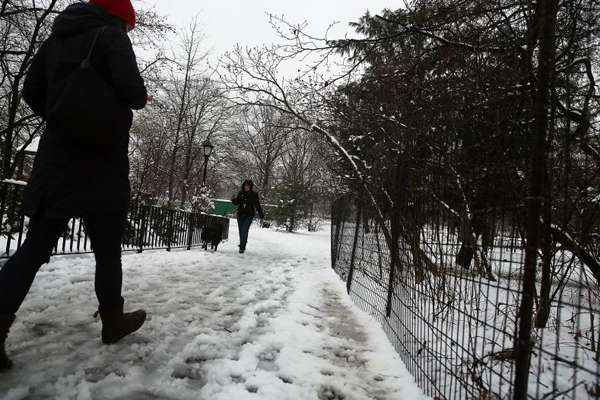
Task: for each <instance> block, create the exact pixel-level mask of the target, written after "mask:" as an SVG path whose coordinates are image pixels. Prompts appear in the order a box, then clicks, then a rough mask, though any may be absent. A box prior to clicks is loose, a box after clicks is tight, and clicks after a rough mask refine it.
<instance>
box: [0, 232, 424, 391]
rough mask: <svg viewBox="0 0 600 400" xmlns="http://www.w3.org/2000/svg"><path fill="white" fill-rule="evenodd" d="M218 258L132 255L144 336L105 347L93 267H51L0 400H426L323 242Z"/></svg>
mask: <svg viewBox="0 0 600 400" xmlns="http://www.w3.org/2000/svg"><path fill="white" fill-rule="evenodd" d="M232 225H233V226H232V234H231V237H232V238H233V239H232V240H231V241H230V242H229V243H225V244H224V245H223V246H222V248H221V249H219V252H217V253H209V252H204V251H202V250H193V251H190V252H187V251H174V252H171V253H167V252H162V251H161V252H158V251H157V252H145V253H143V254H130V255H126V256H125V257H124V267H125V271H124V272H125V296H126V300H127V305H126V306H127V308H128V309H132V308H136V307H140V306H143V307H145V308H146V309H147V310H148V312H149V315H150V319H149V321H148V322H147V323H146V325H145V326H144V328H142V330H141V331H140V332H139V333H137V334H135V335H132V336H131V337H129V338H127V339H125V340H123V341H122V342H121V343H119V344H118V345H114V346H103V345H101V344H100V339H99V331H100V323H99V322H97V321H95V320H94V319H93V317H92V314H93V313H94V311H95V307H96V301H95V297H94V294H93V258H92V257H90V256H69V257H61V258H55V259H54V260H53V261H52V263H51V264H49V265H47V266H45V267H44V268H43V269H42V271H41V272H40V274H39V275H38V277H37V280H36V283H35V284H34V288H33V290H32V292H31V294H30V296H29V297H28V299H27V301H26V303H25V304H24V306H23V308H22V309H21V311H20V313H19V316H18V317H19V319H18V321H17V323H16V324H15V326H14V329H13V332H12V334H11V336H10V338H9V343H8V351H9V353H10V354H12V356H13V359H14V361H15V362H16V369H15V370H14V371H11V372H10V373H8V374H3V375H0V399H6V400H8V399H11V400H12V399H35V400H38V399H77V400H86V399H94V400H95V399H123V400H126V399H127V400H142V399H144V400H146V399H210V400H213V399H215V400H217V399H223V400H246V399H261V400H270V399H273V400H284V399H290V400H302V399H307V400H313V399H315V400H342V399H344V400H353V399H354V400H359V399H376V400H395V399H398V400H403V399H407V400H411V399H418V398H422V395H421V394H420V391H419V390H418V389H417V388H416V387H415V385H414V383H413V380H412V378H411V377H410V375H409V374H408V373H407V372H406V369H405V367H404V366H403V365H402V363H401V361H400V360H399V357H398V356H397V355H396V353H395V352H394V350H393V348H392V347H391V345H390V344H389V343H388V342H387V340H386V338H385V335H384V333H383V332H382V331H381V329H379V328H378V327H377V326H376V324H375V323H374V322H372V320H371V319H370V318H369V317H368V316H366V315H365V314H363V313H362V312H360V311H359V310H357V309H356V308H355V306H354V305H353V304H352V302H351V300H350V299H349V298H348V297H347V295H346V294H345V292H344V287H343V285H342V284H341V282H340V281H339V280H338V279H337V277H336V276H335V274H334V273H333V271H332V270H331V269H330V261H329V257H330V256H329V254H330V252H329V233H328V232H327V231H323V232H320V233H316V234H307V233H298V234H287V233H280V232H275V231H271V230H261V229H253V231H252V232H251V237H250V243H249V250H248V252H247V253H246V254H244V255H240V254H238V253H237V247H236V244H237V242H236V240H235V238H236V235H235V230H236V227H235V224H232Z"/></svg>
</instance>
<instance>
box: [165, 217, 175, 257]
mask: <svg viewBox="0 0 600 400" xmlns="http://www.w3.org/2000/svg"><path fill="white" fill-rule="evenodd" d="M168 213H169V226H168V227H167V251H171V243H172V242H173V214H174V213H175V210H172V209H169V210H168Z"/></svg>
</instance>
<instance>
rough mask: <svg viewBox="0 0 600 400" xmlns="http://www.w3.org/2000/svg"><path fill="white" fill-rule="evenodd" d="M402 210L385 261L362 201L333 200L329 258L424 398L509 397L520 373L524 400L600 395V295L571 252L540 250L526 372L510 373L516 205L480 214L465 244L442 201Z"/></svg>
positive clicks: (519, 285) (382, 242)
mask: <svg viewBox="0 0 600 400" xmlns="http://www.w3.org/2000/svg"><path fill="white" fill-rule="evenodd" d="M410 212H411V213H412V214H413V215H411V216H410V218H409V219H410V220H411V221H413V222H414V221H417V222H415V223H414V224H411V225H410V227H406V226H405V227H403V231H402V234H401V235H398V236H397V237H396V240H397V261H396V262H394V260H393V257H392V254H391V251H390V248H394V246H393V245H390V243H387V242H386V238H385V237H384V235H383V234H382V231H381V226H380V224H378V223H376V222H375V219H374V218H371V216H370V211H369V206H368V205H365V204H362V203H360V202H358V201H357V200H355V199H350V198H343V199H340V200H339V201H337V202H336V203H335V204H334V205H333V211H332V232H331V238H332V246H331V248H332V263H333V268H334V269H335V271H336V272H337V273H338V274H339V275H340V277H341V278H342V279H343V280H344V281H345V282H346V284H347V288H348V292H349V293H350V294H351V296H352V298H353V299H354V300H355V302H356V303H357V304H358V305H359V306H360V307H361V308H362V309H364V310H365V311H367V312H369V313H370V314H371V315H373V316H374V317H375V318H376V319H377V320H378V321H379V322H380V323H381V325H382V326H383V328H384V330H385V331H386V333H387V335H388V337H389V338H390V340H391V342H392V343H393V345H394V346H395V348H396V350H397V351H398V353H399V354H400V356H401V357H402V359H403V361H404V362H405V364H406V366H407V367H408V369H409V370H410V372H411V373H412V374H413V375H414V377H415V379H416V380H417V382H418V383H419V385H420V386H421V387H422V389H423V390H424V392H425V393H426V394H428V395H430V396H431V397H432V398H434V399H513V398H515V397H514V382H515V378H516V376H517V375H518V374H526V375H527V376H528V381H529V391H528V394H527V397H524V399H525V398H526V399H594V398H600V296H599V294H600V291H599V287H598V282H597V280H596V279H594V276H593V274H592V273H591V271H590V270H589V269H588V268H587V267H586V266H585V265H584V263H583V262H582V261H581V260H580V259H579V258H578V257H577V256H575V255H574V254H573V253H572V252H570V251H568V250H566V249H565V248H563V247H561V246H556V247H554V248H553V249H552V251H551V252H541V254H540V255H541V256H540V266H539V267H540V268H538V275H537V284H536V289H537V293H535V296H536V307H535V310H534V315H535V324H534V328H533V330H532V337H533V338H534V340H533V342H532V343H531V346H530V348H531V355H532V358H531V367H530V368H529V369H528V370H524V371H519V370H518V369H517V367H516V365H517V364H516V363H515V358H516V355H517V354H516V351H517V350H515V348H517V347H516V332H517V324H518V320H519V313H520V312H521V311H520V307H519V305H520V301H521V295H522V291H523V279H522V271H523V265H524V257H525V241H524V239H523V236H524V233H523V232H522V229H521V228H520V226H521V224H519V223H518V218H520V216H521V215H522V210H521V207H519V206H515V207H512V208H506V209H493V210H479V211H477V213H479V214H480V215H481V216H485V221H487V222H486V223H485V224H482V226H480V227H479V228H478V229H476V230H475V231H476V232H477V233H476V234H475V236H474V237H470V238H467V237H465V235H464V229H463V228H464V227H461V226H460V225H459V224H457V221H456V218H455V215H453V214H452V210H450V209H449V208H447V207H443V206H441V205H440V203H439V202H437V203H436V202H432V203H431V204H425V205H418V206H414V207H413V208H412V209H411V211H410ZM480 220H483V218H480ZM386 223H387V224H388V226H387V228H389V224H391V222H390V221H387V222H386ZM407 228H409V229H407ZM392 231H393V229H392ZM468 239H469V240H468ZM391 265H396V267H395V268H391ZM545 267H547V268H548V269H546V271H551V274H550V281H549V282H547V283H548V284H542V282H543V279H545V278H544V277H543V276H542V275H543V274H542V271H543V270H544V268H545Z"/></svg>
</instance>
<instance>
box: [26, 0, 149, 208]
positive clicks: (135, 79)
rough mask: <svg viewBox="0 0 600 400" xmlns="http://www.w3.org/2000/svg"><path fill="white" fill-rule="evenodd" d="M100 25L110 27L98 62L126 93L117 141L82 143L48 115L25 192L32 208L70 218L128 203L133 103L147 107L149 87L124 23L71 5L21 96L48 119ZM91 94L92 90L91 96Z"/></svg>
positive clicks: (94, 59) (109, 80) (102, 37)
mask: <svg viewBox="0 0 600 400" xmlns="http://www.w3.org/2000/svg"><path fill="white" fill-rule="evenodd" d="M101 27H105V28H104V31H103V32H102V34H101V35H100V36H99V38H98V42H97V44H96V46H95V49H94V52H93V56H92V65H93V66H94V68H95V69H96V70H97V71H98V73H99V74H100V75H101V76H102V77H103V78H104V79H105V80H106V82H107V83H109V84H110V85H111V86H112V87H113V88H114V90H115V93H116V95H117V97H118V98H119V99H120V105H121V106H122V110H123V112H122V113H121V115H120V117H118V118H117V121H115V122H116V124H115V126H116V128H115V132H113V133H112V135H113V137H117V138H118V140H117V141H115V143H114V144H112V145H111V146H109V147H102V148H95V147H89V146H87V147H85V146H81V145H78V144H76V143H73V142H72V141H71V140H69V139H68V138H67V136H66V135H65V134H64V133H63V132H61V129H60V127H59V126H57V124H56V123H55V122H53V121H46V122H47V124H46V131H45V133H44V134H43V135H42V138H41V140H40V144H39V147H38V153H37V157H36V159H35V162H34V166H33V171H32V176H31V179H30V182H29V184H28V186H27V190H26V192H25V199H24V209H25V214H26V215H29V216H32V215H35V214H37V213H44V214H45V215H47V216H49V217H65V216H85V215H90V214H111V213H122V212H125V211H126V210H127V207H128V204H129V196H130V185H129V159H128V147H129V130H130V128H131V123H132V118H133V114H132V112H131V110H132V109H141V108H143V107H144V106H145V104H146V100H147V92H146V88H145V86H144V81H143V79H142V78H141V76H140V72H139V70H138V66H137V62H136V58H135V54H134V52H133V48H132V45H131V42H130V40H129V38H128V37H127V34H126V32H125V29H124V27H123V23H122V22H121V21H120V20H118V19H117V18H115V17H112V16H110V15H108V14H107V13H106V12H105V11H104V10H103V9H102V8H100V7H97V6H94V5H90V4H88V3H76V4H73V5H71V6H69V7H67V8H66V9H65V10H64V11H63V12H62V13H61V14H60V15H59V16H58V17H57V18H56V20H55V22H54V26H53V28H52V34H51V36H50V37H49V38H48V40H46V41H45V42H44V43H43V44H42V46H41V48H40V50H39V51H38V53H37V54H36V55H35V57H34V59H33V61H32V64H31V67H30V69H29V72H28V75H27V78H26V80H25V83H24V88H23V97H24V98H25V101H26V102H27V104H29V105H30V107H31V108H32V109H33V111H34V112H35V113H36V114H38V115H40V116H42V117H44V118H45V117H46V115H47V110H48V109H49V108H50V107H51V105H52V104H53V103H54V102H55V101H56V98H57V97H58V94H59V92H60V90H61V87H62V85H61V81H62V80H63V79H65V78H66V77H67V76H68V75H69V74H70V73H71V72H73V71H74V70H75V69H76V68H78V66H79V64H80V63H81V61H82V60H83V59H84V58H85V56H86V55H87V53H88V51H89V49H90V45H91V43H92V41H93V39H94V35H95V34H96V32H97V31H98V29H100V28H101ZM93 96H94V94H93V93H90V101H93Z"/></svg>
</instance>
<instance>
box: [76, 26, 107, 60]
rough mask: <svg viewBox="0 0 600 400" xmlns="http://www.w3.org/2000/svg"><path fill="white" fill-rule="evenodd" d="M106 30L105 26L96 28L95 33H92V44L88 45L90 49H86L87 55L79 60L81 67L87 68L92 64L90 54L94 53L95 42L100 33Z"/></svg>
mask: <svg viewBox="0 0 600 400" xmlns="http://www.w3.org/2000/svg"><path fill="white" fill-rule="evenodd" d="M104 30H106V26H103V27H102V28H100V29H98V30H97V31H96V34H95V35H94V40H93V41H92V45H91V46H90V50H89V51H88V54H87V56H86V57H85V58H84V59H83V61H82V62H81V68H89V67H90V65H92V54H93V53H94V48H95V47H96V42H98V37H100V34H101V33H102V32H104Z"/></svg>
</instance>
